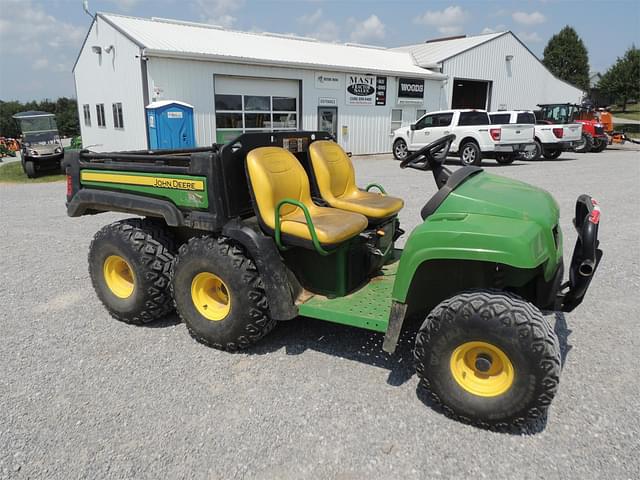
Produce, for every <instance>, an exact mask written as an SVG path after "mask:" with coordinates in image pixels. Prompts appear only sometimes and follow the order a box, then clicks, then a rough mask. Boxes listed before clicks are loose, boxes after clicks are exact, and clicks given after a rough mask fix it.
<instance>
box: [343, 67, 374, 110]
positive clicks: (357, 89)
mask: <svg viewBox="0 0 640 480" xmlns="http://www.w3.org/2000/svg"><path fill="white" fill-rule="evenodd" d="M346 93H347V95H346V100H347V105H373V103H374V100H375V97H376V77H374V76H373V75H349V74H347V92H346Z"/></svg>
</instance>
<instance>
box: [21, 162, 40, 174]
mask: <svg viewBox="0 0 640 480" xmlns="http://www.w3.org/2000/svg"><path fill="white" fill-rule="evenodd" d="M22 166H23V167H24V168H23V169H24V173H25V174H26V175H27V178H36V177H37V176H38V173H37V172H36V166H35V164H34V163H33V162H32V161H31V160H26V161H25V162H24V164H23V165H22Z"/></svg>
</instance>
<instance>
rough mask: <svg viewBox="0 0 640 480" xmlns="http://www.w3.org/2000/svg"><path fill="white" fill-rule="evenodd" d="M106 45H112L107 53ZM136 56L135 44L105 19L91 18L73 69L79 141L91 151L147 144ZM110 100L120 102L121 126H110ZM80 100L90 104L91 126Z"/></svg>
mask: <svg viewBox="0 0 640 480" xmlns="http://www.w3.org/2000/svg"><path fill="white" fill-rule="evenodd" d="M110 46H113V49H112V50H111V52H110V53H107V52H106V49H108V48H109V47H110ZM93 47H100V48H101V51H102V53H101V54H100V55H98V54H97V53H94V51H93ZM139 56H140V49H139V47H138V46H137V45H135V44H134V43H133V42H131V41H130V40H129V39H127V38H126V37H124V36H123V35H122V34H120V33H119V32H117V31H116V30H115V29H113V28H112V27H111V26H110V25H109V24H108V23H106V22H105V21H104V20H102V19H100V18H98V19H97V21H96V22H94V24H93V26H92V27H91V30H90V31H89V34H88V37H87V40H86V42H85V44H84V48H83V49H82V51H81V52H80V56H79V58H78V63H77V65H76V68H75V70H74V78H75V82H76V94H77V97H78V114H79V118H80V131H81V134H82V142H83V144H84V145H85V146H87V147H89V146H90V148H91V149H92V150H94V151H97V152H104V151H109V150H135V149H143V148H146V146H147V133H146V121H145V115H144V105H143V103H144V101H143V98H144V97H143V95H142V70H141V66H140V58H139ZM99 103H103V104H104V113H105V117H106V125H105V126H104V127H99V126H98V123H97V121H98V119H97V115H96V104H99ZM113 103H122V113H123V120H124V128H122V129H118V128H114V124H113V113H112V104H113ZM84 104H89V106H90V111H91V126H87V125H85V124H84V114H83V110H82V106H83V105H84Z"/></svg>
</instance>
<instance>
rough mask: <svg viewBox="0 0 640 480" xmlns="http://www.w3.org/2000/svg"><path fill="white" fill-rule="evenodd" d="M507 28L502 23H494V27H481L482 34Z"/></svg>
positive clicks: (502, 30)
mask: <svg viewBox="0 0 640 480" xmlns="http://www.w3.org/2000/svg"><path fill="white" fill-rule="evenodd" d="M506 29H507V26H506V25H504V24H502V23H501V24H499V25H496V26H495V27H484V28H483V29H482V32H480V33H482V34H484V33H496V32H504V31H505V30H506Z"/></svg>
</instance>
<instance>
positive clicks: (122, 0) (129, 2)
mask: <svg viewBox="0 0 640 480" xmlns="http://www.w3.org/2000/svg"><path fill="white" fill-rule="evenodd" d="M107 2H109V3H112V4H114V5H115V6H116V7H117V8H118V9H119V10H123V11H125V12H129V11H131V10H132V9H133V8H134V7H137V6H138V5H139V4H140V2H141V0H107ZM89 8H91V4H89ZM92 13H93V12H92Z"/></svg>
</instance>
